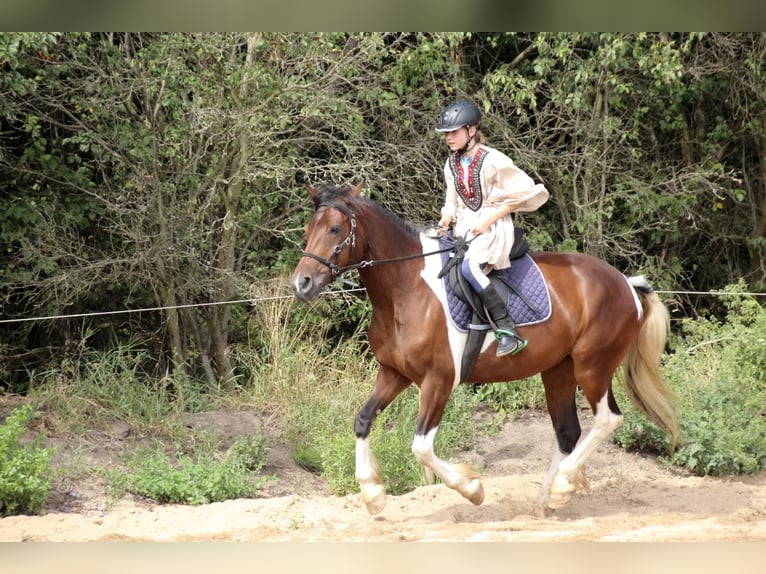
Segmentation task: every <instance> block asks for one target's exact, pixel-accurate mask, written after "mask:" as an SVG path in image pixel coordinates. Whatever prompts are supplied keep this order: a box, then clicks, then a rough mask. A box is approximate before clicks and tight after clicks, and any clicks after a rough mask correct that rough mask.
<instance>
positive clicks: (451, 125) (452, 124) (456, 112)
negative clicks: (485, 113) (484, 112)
mask: <svg viewBox="0 0 766 574" xmlns="http://www.w3.org/2000/svg"><path fill="white" fill-rule="evenodd" d="M480 120H481V111H479V108H478V107H477V106H476V104H474V103H473V102H469V101H468V100H458V101H456V102H454V103H451V104H450V105H448V106H447V107H446V108H445V109H444V111H443V112H442V113H441V115H440V116H439V125H438V126H436V128H435V129H436V131H437V132H451V131H453V130H456V129H459V128H464V127H467V126H476V125H479V121H480Z"/></svg>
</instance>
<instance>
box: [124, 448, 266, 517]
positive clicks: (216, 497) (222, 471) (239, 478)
mask: <svg viewBox="0 0 766 574" xmlns="http://www.w3.org/2000/svg"><path fill="white" fill-rule="evenodd" d="M265 460H266V450H265V448H263V441H262V440H260V439H254V440H251V439H250V438H242V439H239V440H238V441H235V443H234V444H233V445H232V447H231V448H230V449H229V451H228V452H227V454H226V456H225V457H223V458H222V459H219V458H217V457H215V456H214V455H213V454H198V455H196V456H194V457H191V456H189V455H186V454H180V455H178V456H177V457H175V461H174V460H172V459H171V458H170V457H169V456H168V455H167V454H166V453H164V452H163V451H161V450H156V451H152V450H149V449H147V448H140V449H136V450H135V451H134V452H133V453H131V455H130V456H129V457H128V458H127V467H128V468H127V470H126V471H117V472H113V473H112V475H111V484H112V489H113V490H115V491H117V492H120V491H128V492H132V493H133V494H136V495H139V496H145V497H147V498H150V499H152V500H155V501H157V502H174V503H186V504H207V503H210V502H220V501H223V500H229V499H232V498H246V497H253V496H255V495H256V493H257V491H258V489H259V488H260V486H261V485H262V484H263V483H264V482H265V481H267V480H270V477H263V476H260V477H259V476H254V474H255V473H257V472H258V471H260V469H261V468H262V467H263V464H264V462H265Z"/></svg>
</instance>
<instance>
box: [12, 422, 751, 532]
mask: <svg viewBox="0 0 766 574" xmlns="http://www.w3.org/2000/svg"><path fill="white" fill-rule="evenodd" d="M244 416H245V415H243V414H242V413H208V414H207V415H204V416H203V417H202V418H200V419H198V421H197V422H200V421H202V420H204V421H206V422H208V423H210V424H214V425H215V426H216V427H217V428H218V429H219V430H220V429H224V430H225V431H226V432H230V433H233V434H236V433H237V432H240V431H241V430H242V429H243V428H245V427H248V428H253V427H252V426H251V425H252V420H245V419H243V417H244ZM587 424H588V422H587V421H585V422H584V426H586V425H587ZM586 428H587V427H586ZM552 444H553V438H552V433H551V430H550V423H549V422H548V418H547V416H545V415H540V414H526V415H523V416H522V417H520V418H519V419H517V420H515V421H512V422H509V423H507V424H506V425H505V426H504V427H503V429H502V431H501V432H500V433H499V434H497V435H495V436H493V437H489V438H484V439H482V440H481V442H480V444H479V445H477V449H476V452H475V453H473V455H472V457H473V458H472V459H471V460H472V462H474V463H478V464H480V465H481V466H482V468H483V472H482V475H483V477H484V488H485V501H484V503H483V504H482V505H481V506H478V507H476V506H473V505H472V504H470V503H469V502H467V501H465V500H464V499H463V498H462V497H461V496H460V495H458V494H457V493H455V492H453V491H451V490H450V489H448V488H447V487H445V486H443V485H436V486H426V487H421V488H419V489H417V490H415V491H414V492H411V493H409V494H406V495H403V496H390V497H389V499H388V504H387V506H386V508H385V509H384V510H383V512H382V514H381V515H380V516H378V517H374V518H373V517H370V516H369V515H368V514H367V511H366V510H365V508H364V506H363V504H362V503H361V501H360V499H359V497H358V496H357V495H352V496H347V497H337V496H332V495H330V494H329V493H328V492H327V489H326V487H325V486H324V483H323V482H322V481H321V480H320V479H319V478H318V477H316V476H315V475H313V474H310V473H307V472H305V471H303V470H301V469H300V468H299V467H297V466H296V465H295V464H294V463H292V461H291V459H290V457H289V455H288V453H287V452H286V451H285V450H284V449H282V448H281V447H280V446H279V445H278V444H276V443H275V444H273V445H271V446H270V455H269V461H270V462H269V467H268V468H266V469H264V471H265V472H266V473H267V474H275V475H276V476H277V477H278V480H277V481H276V482H274V483H273V484H271V485H270V486H268V487H267V488H266V489H265V490H264V492H263V497H262V498H257V499H239V500H230V501H226V502H222V503H215V504H208V505H204V506H183V505H157V504H151V503H147V502H143V501H136V500H131V499H124V500H122V501H120V502H118V503H117V504H116V505H114V506H113V507H111V508H108V509H105V508H104V506H105V501H104V500H103V498H101V497H100V496H99V495H98V494H97V491H95V490H94V487H93V485H91V486H90V487H88V486H86V485H75V486H74V487H73V489H74V491H75V492H72V493H71V496H72V497H73V498H76V499H77V500H78V504H77V508H75V509H74V511H69V512H64V511H63V510H66V508H65V507H64V506H61V505H60V506H59V508H53V509H51V512H49V513H47V514H45V515H42V516H14V517H8V518H4V519H1V520H0V541H115V540H140V541H714V540H726V541H752V540H760V541H765V540H766V474H761V475H757V476H748V477H737V478H725V479H717V478H700V477H694V476H689V475H686V474H684V473H682V472H679V471H677V470H673V469H668V468H665V467H663V466H662V465H660V464H658V463H657V462H656V461H655V460H654V459H652V458H648V457H644V456H640V455H634V454H629V453H625V452H623V451H621V450H620V449H619V448H617V447H616V446H614V445H611V444H607V445H604V446H602V447H601V448H600V449H599V450H598V451H597V452H596V453H595V454H594V455H593V457H592V458H591V461H590V463H589V464H588V465H587V468H586V474H587V476H588V477H589V479H590V486H591V488H590V490H589V491H588V492H586V493H584V494H579V495H577V496H576V497H575V498H574V499H573V500H572V501H571V502H570V503H569V505H568V506H566V507H564V508H563V509H560V510H558V511H556V512H555V513H554V514H553V515H552V516H549V517H546V518H542V517H537V516H536V515H535V509H534V508H535V507H534V501H535V498H536V496H537V493H538V488H539V486H540V484H541V482H542V480H543V478H544V476H545V473H546V471H547V467H548V462H549V458H550V454H551V449H552ZM89 488H90V490H89ZM89 491H90V492H92V493H91V494H87V492H89Z"/></svg>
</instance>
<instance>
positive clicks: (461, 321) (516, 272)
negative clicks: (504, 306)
mask: <svg viewBox="0 0 766 574" xmlns="http://www.w3.org/2000/svg"><path fill="white" fill-rule="evenodd" d="M440 245H441V247H442V248H444V247H448V246H449V243H448V242H446V241H445V240H443V239H440ZM441 256H442V265H446V264H447V262H448V261H449V258H450V256H451V252H444V253H442V254H441ZM494 273H495V274H504V275H505V276H504V280H505V282H506V283H508V284H509V285H511V286H512V287H513V289H511V292H510V294H509V297H508V299H509V300H508V314H509V315H510V317H511V319H513V322H514V323H516V325H517V326H522V325H533V324H535V323H542V322H544V321H547V320H548V319H549V318H550V316H551V297H550V294H549V293H548V286H547V285H546V284H545V279H544V278H543V274H542V272H541V271H540V268H539V267H538V266H537V263H535V262H534V260H533V259H532V258H531V257H530V256H529V255H528V254H527V255H524V256H523V257H520V258H519V259H514V260H513V261H511V267H510V268H508V269H502V270H500V271H495V272H494ZM442 281H443V282H444V288H445V289H446V291H447V302H448V304H449V305H448V306H449V310H450V318H451V319H452V323H453V325H454V326H455V327H456V328H457V329H458V330H460V331H463V332H466V331H468V330H469V328H474V329H475V328H480V326H479V325H472V324H471V319H472V318H473V309H472V308H471V306H470V305H468V304H467V303H466V302H465V301H463V300H462V299H461V298H460V297H458V296H457V295H456V294H455V291H454V290H453V289H452V285H451V284H450V280H449V274H446V275H445V276H444V277H443V278H442ZM514 289H515V290H516V291H518V292H519V293H523V294H524V297H525V298H526V299H527V302H529V304H530V305H531V306H532V307H534V309H533V308H531V307H530V305H528V304H527V302H525V301H523V300H522V298H521V297H519V296H518V295H516V294H515V293H514V292H513V290H514ZM485 327H486V328H489V325H486V326H485Z"/></svg>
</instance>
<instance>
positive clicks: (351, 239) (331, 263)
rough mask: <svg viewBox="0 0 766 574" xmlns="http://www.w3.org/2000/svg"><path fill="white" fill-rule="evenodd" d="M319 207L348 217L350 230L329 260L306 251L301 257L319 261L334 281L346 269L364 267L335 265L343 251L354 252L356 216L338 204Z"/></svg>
mask: <svg viewBox="0 0 766 574" xmlns="http://www.w3.org/2000/svg"><path fill="white" fill-rule="evenodd" d="M319 207H334V208H335V209H337V210H338V211H340V212H341V213H344V214H345V215H346V217H348V220H349V223H350V224H351V229H349V232H348V235H347V236H346V238H345V239H344V240H343V241H341V242H340V243H338V245H336V246H335V247H334V248H333V250H332V255H331V256H330V257H331V258H330V259H325V258H324V257H320V256H319V255H316V254H314V253H309V252H308V251H304V252H303V257H310V258H311V259H315V260H316V261H319V262H320V263H322V264H323V265H326V266H327V267H329V268H330V271H331V272H332V278H333V279H335V278H337V277H338V275H340V274H341V273H343V272H344V271H346V270H347V269H353V268H354V267H363V266H364V265H349V266H347V267H340V266H339V265H338V264H337V261H338V257H339V256H340V254H341V253H343V250H344V249H345V248H346V247H348V246H349V245H350V246H351V252H352V253H353V252H354V249H355V248H356V215H354V212H353V211H351V210H350V209H348V208H347V207H346V206H344V205H341V204H338V203H326V204H323V205H320V206H319Z"/></svg>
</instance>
